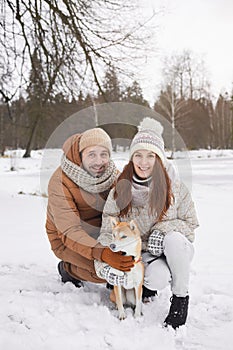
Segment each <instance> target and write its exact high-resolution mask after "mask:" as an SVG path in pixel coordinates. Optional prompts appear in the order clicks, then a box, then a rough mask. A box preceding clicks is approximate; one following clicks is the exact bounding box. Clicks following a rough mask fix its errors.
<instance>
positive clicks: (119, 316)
mask: <svg viewBox="0 0 233 350" xmlns="http://www.w3.org/2000/svg"><path fill="white" fill-rule="evenodd" d="M118 318H119V320H120V321H123V320H125V319H126V313H125V312H124V311H121V312H119V315H118Z"/></svg>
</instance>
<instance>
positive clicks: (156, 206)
mask: <svg viewBox="0 0 233 350" xmlns="http://www.w3.org/2000/svg"><path fill="white" fill-rule="evenodd" d="M133 174H134V167H133V162H132V160H130V161H129V163H128V164H126V166H125V167H124V169H123V171H122V173H121V174H120V176H119V177H118V179H117V182H116V186H115V192H114V199H115V200H116V204H117V206H118V208H119V209H120V215H121V216H123V217H124V216H127V214H128V213H130V212H131V210H132V179H133ZM151 176H152V180H151V181H152V183H151V191H150V197H149V208H150V214H152V215H154V216H156V221H157V222H158V221H160V220H162V218H163V217H164V216H165V215H166V212H167V210H168V208H169V207H170V205H171V203H172V200H173V194H172V189H171V180H170V178H169V176H168V174H167V171H166V169H165V167H164V165H163V163H162V161H161V159H160V158H159V157H158V156H157V155H156V159H155V164H154V167H153V171H152V175H151Z"/></svg>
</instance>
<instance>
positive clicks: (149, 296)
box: [142, 286, 158, 303]
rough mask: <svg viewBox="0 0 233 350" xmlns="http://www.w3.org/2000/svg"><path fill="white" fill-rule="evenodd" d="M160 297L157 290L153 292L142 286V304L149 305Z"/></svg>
mask: <svg viewBox="0 0 233 350" xmlns="http://www.w3.org/2000/svg"><path fill="white" fill-rule="evenodd" d="M156 295H158V293H157V290H151V289H148V288H146V287H145V286H142V302H143V303H149V302H150V301H153V299H154V297H155V296H156Z"/></svg>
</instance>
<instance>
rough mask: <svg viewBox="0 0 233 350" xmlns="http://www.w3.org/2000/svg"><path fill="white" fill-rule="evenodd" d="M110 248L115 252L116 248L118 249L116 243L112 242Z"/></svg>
mask: <svg viewBox="0 0 233 350" xmlns="http://www.w3.org/2000/svg"><path fill="white" fill-rule="evenodd" d="M109 248H110V249H111V250H112V251H113V252H114V251H115V249H116V244H114V243H111V244H110V246H109Z"/></svg>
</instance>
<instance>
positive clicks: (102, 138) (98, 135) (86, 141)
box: [79, 128, 112, 154]
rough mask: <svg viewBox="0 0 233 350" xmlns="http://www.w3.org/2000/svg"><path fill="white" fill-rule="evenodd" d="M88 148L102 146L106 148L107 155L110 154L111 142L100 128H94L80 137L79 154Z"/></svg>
mask: <svg viewBox="0 0 233 350" xmlns="http://www.w3.org/2000/svg"><path fill="white" fill-rule="evenodd" d="M89 146H102V147H105V148H107V150H108V151H109V154H111V152H112V141H111V139H110V137H109V135H108V134H107V133H106V132H105V131H104V130H103V129H100V128H94V129H90V130H86V131H84V133H83V134H82V135H81V137H80V142H79V152H82V151H83V150H84V148H86V147H89Z"/></svg>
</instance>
